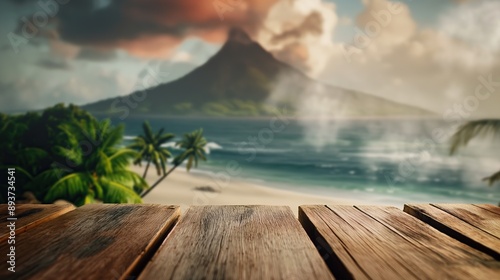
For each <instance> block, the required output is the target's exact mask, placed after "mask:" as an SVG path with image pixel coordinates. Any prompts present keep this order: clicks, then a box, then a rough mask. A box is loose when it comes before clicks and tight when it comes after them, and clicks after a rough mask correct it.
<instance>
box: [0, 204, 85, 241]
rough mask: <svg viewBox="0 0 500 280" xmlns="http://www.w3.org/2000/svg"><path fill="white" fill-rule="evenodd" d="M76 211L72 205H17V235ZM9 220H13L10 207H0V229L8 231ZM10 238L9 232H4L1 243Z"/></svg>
mask: <svg viewBox="0 0 500 280" xmlns="http://www.w3.org/2000/svg"><path fill="white" fill-rule="evenodd" d="M74 209H75V206H73V205H72V204H64V205H55V204H17V205H16V210H15V216H13V217H14V218H17V220H16V221H15V224H16V230H15V232H16V235H19V234H21V233H22V232H25V231H27V230H28V229H30V228H33V227H36V226H37V225H40V224H42V223H44V222H47V221H50V220H52V219H55V218H57V217H59V216H61V215H63V214H66V213H67V212H69V211H72V210H74ZM7 218H12V217H11V216H10V215H9V212H8V205H6V204H1V205H0V228H2V229H6V228H7V224H9V223H10V222H11V221H8V220H7ZM8 237H9V232H7V231H3V230H2V232H1V233H0V243H3V242H4V241H5V240H6V239H7V238H8Z"/></svg>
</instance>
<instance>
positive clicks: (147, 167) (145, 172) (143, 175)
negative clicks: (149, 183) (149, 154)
mask: <svg viewBox="0 0 500 280" xmlns="http://www.w3.org/2000/svg"><path fill="white" fill-rule="evenodd" d="M150 164H151V160H148V164H147V165H146V170H144V174H142V179H146V174H147V173H148V169H149V165H150Z"/></svg>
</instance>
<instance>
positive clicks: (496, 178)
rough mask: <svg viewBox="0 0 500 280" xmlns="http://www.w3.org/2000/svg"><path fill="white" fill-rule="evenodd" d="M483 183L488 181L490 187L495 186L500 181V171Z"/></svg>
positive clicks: (485, 179)
mask: <svg viewBox="0 0 500 280" xmlns="http://www.w3.org/2000/svg"><path fill="white" fill-rule="evenodd" d="M483 181H486V182H488V184H489V185H490V186H493V184H495V182H498V181H500V171H498V172H497V173H495V174H493V175H491V176H490V177H486V178H484V179H483Z"/></svg>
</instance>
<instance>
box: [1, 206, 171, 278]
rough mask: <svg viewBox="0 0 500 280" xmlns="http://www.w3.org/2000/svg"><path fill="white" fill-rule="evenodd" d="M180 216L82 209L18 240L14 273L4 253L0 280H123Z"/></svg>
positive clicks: (134, 209)
mask: <svg viewBox="0 0 500 280" xmlns="http://www.w3.org/2000/svg"><path fill="white" fill-rule="evenodd" d="M178 217H179V208H178V207H174V206H159V205H148V206H144V205H103V204H100V205H99V204H97V205H96V204H94V205H86V206H83V207H80V208H78V209H76V210H73V211H71V212H69V213H67V214H65V215H63V216H61V217H59V218H58V219H55V220H51V221H49V222H46V223H44V224H42V225H40V226H38V227H37V228H36V230H32V231H28V232H26V233H25V234H21V235H20V236H19V237H16V256H17V259H16V267H15V270H16V272H15V273H12V272H9V271H7V267H6V266H7V263H6V260H5V258H6V257H5V254H4V257H3V258H2V260H3V261H2V263H1V264H0V279H14V278H15V279H124V278H126V277H128V276H129V275H134V274H135V273H137V272H138V270H140V269H142V268H143V266H144V265H145V263H146V262H147V260H148V259H149V258H150V257H151V255H152V253H153V252H154V251H155V250H156V249H157V247H158V246H159V244H160V243H161V241H163V239H164V238H165V236H166V234H167V233H168V231H169V230H170V229H171V227H172V226H173V224H174V223H175V222H176V221H177V219H178ZM7 248H8V246H7V244H5V243H3V244H0V252H7Z"/></svg>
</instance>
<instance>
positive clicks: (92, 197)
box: [27, 119, 147, 206]
mask: <svg viewBox="0 0 500 280" xmlns="http://www.w3.org/2000/svg"><path fill="white" fill-rule="evenodd" d="M60 129H61V130H62V131H63V133H62V134H60V137H66V140H67V143H69V147H61V146H56V147H54V153H56V154H58V155H59V156H60V157H61V158H65V159H66V160H65V162H63V163H56V164H54V165H53V168H50V169H48V170H46V171H44V172H42V173H40V174H39V175H37V176H36V177H35V178H33V181H32V182H31V183H30V184H29V185H28V186H27V188H30V187H31V188H32V189H33V191H35V192H36V191H38V192H41V194H42V197H43V201H44V202H45V203H52V202H54V201H55V200H57V199H65V200H68V201H70V202H72V203H74V204H75V205H77V206H80V205H83V204H87V203H92V202H94V201H96V200H98V201H102V202H105V203H140V202H142V200H141V198H140V196H139V195H138V194H139V193H141V192H142V191H143V190H144V189H146V188H147V183H146V182H145V181H144V179H143V178H141V177H140V176H139V175H137V174H136V173H134V172H132V171H130V170H128V169H127V167H128V165H129V163H130V159H132V158H134V157H135V156H136V155H137V153H136V152H135V151H133V150H130V149H122V148H117V145H118V144H119V143H120V142H121V140H122V137H123V131H124V127H123V126H118V127H115V128H112V127H111V126H110V122H109V121H102V122H99V121H97V120H95V119H90V120H85V119H82V120H79V121H77V122H70V123H65V124H62V125H60ZM40 187H42V189H40Z"/></svg>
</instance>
